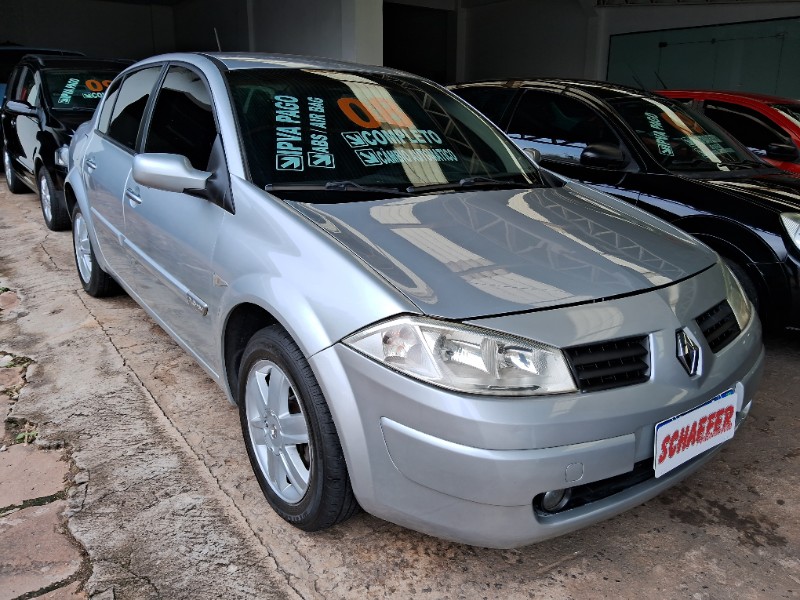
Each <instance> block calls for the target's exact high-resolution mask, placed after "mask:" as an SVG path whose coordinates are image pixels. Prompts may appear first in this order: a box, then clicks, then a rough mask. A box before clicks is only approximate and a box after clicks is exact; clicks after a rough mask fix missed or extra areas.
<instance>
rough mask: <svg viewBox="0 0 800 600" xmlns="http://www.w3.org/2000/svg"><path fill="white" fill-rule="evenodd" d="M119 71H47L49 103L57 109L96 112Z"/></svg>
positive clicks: (46, 80) (46, 82)
mask: <svg viewBox="0 0 800 600" xmlns="http://www.w3.org/2000/svg"><path fill="white" fill-rule="evenodd" d="M116 76H117V71H94V70H92V71H84V70H76V69H47V70H46V71H44V73H43V77H44V85H45V87H46V89H47V98H48V103H49V104H50V106H51V107H53V108H55V109H64V110H75V109H86V108H88V109H91V110H94V108H95V106H97V105H98V103H99V102H100V99H101V98H102V97H103V94H104V93H105V91H106V88H107V87H108V86H109V85H110V84H111V80H113V79H114V77H116Z"/></svg>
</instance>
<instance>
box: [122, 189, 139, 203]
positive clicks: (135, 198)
mask: <svg viewBox="0 0 800 600" xmlns="http://www.w3.org/2000/svg"><path fill="white" fill-rule="evenodd" d="M125 197H126V198H127V199H128V200H130V201H131V202H132V203H133V204H141V203H142V199H141V198H140V197H139V194H137V193H136V192H135V191H133V190H132V189H131V188H126V189H125Z"/></svg>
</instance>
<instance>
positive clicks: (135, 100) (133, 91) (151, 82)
mask: <svg viewBox="0 0 800 600" xmlns="http://www.w3.org/2000/svg"><path fill="white" fill-rule="evenodd" d="M160 73H161V66H158V67H150V68H147V69H142V70H141V71H136V72H135V73H131V74H130V75H128V76H127V77H126V78H125V81H123V82H122V85H121V86H120V87H119V94H118V95H117V98H116V102H114V108H113V112H112V113H111V120H110V121H109V124H108V130H107V131H106V135H108V137H110V138H111V139H112V140H114V141H116V142H119V143H120V144H122V145H123V146H125V147H126V148H129V149H130V150H134V149H135V148H136V138H137V136H138V135H139V127H140V125H141V123H142V116H143V115H144V109H145V107H146V106H147V101H148V100H149V99H150V94H151V93H152V91H153V87H154V86H155V83H156V81H157V80H158V77H159V75H160Z"/></svg>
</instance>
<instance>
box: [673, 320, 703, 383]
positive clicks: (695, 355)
mask: <svg viewBox="0 0 800 600" xmlns="http://www.w3.org/2000/svg"><path fill="white" fill-rule="evenodd" d="M675 338H676V344H675V346H676V347H677V350H678V361H679V362H680V363H681V364H682V365H683V368H684V369H686V372H687V373H688V374H689V377H692V376H694V375H697V365H698V364H699V363H700V348H698V347H697V344H695V343H694V342H693V341H692V339H691V338H690V337H689V336H688V335H687V334H686V332H685V331H684V330H683V329H681V330H679V331H677V332H676V333H675Z"/></svg>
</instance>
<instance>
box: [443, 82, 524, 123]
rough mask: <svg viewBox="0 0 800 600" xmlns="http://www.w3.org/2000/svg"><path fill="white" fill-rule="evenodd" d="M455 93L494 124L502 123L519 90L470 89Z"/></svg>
mask: <svg viewBox="0 0 800 600" xmlns="http://www.w3.org/2000/svg"><path fill="white" fill-rule="evenodd" d="M453 91H454V92H455V93H456V94H458V95H459V96H461V97H462V98H463V99H464V100H466V101H467V102H469V103H470V104H471V105H472V106H474V107H475V108H477V109H478V111H480V112H482V113H483V114H484V115H486V117H487V118H488V119H489V120H490V121H492V122H494V123H500V121H501V119H502V118H503V115H504V114H505V112H506V110H507V109H508V105H509V104H511V100H513V99H514V96H515V95H516V93H517V90H511V89H508V88H496V87H470V88H464V89H459V90H453Z"/></svg>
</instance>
